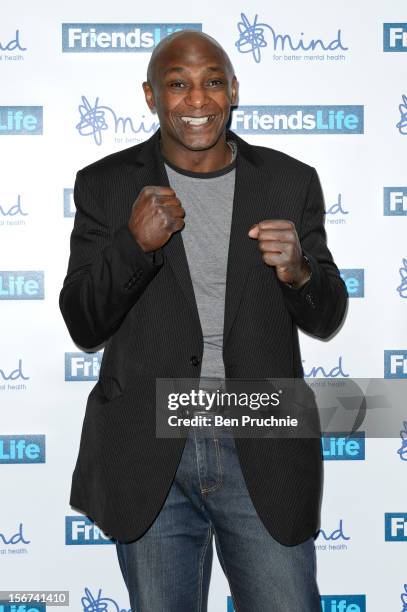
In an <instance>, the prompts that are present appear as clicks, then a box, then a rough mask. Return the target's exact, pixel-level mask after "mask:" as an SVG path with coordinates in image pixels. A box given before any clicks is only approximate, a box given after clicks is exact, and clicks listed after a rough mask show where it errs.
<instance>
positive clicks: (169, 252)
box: [137, 129, 202, 335]
mask: <svg viewBox="0 0 407 612" xmlns="http://www.w3.org/2000/svg"><path fill="white" fill-rule="evenodd" d="M159 136H160V130H159V129H158V130H157V132H155V134H154V135H153V136H152V137H151V138H150V139H149V140H148V141H146V143H145V147H144V148H143V150H142V151H141V154H140V156H139V162H141V163H142V164H143V167H142V168H138V169H137V182H138V183H139V184H141V185H142V186H144V185H159V186H162V187H170V184H169V181H168V176H167V173H166V171H165V166H164V162H163V158H162V156H161V154H160V145H159ZM162 251H163V253H164V256H165V259H166V260H167V261H168V263H169V264H170V266H171V269H172V272H173V273H174V276H175V278H176V279H177V281H178V283H179V285H180V287H181V289H182V291H183V292H184V295H185V297H186V299H187V301H188V304H189V306H190V308H191V312H192V315H193V317H194V318H195V321H196V324H197V325H198V326H199V329H200V331H201V335H202V327H201V322H200V319H199V313H198V307H197V303H196V299H195V293H194V288H193V285H192V279H191V275H190V271H189V266H188V260H187V257H186V253H185V248H184V241H183V240H182V233H181V232H175V233H174V234H172V236H171V238H170V239H169V240H168V242H166V244H165V245H164V246H163V247H162Z"/></svg>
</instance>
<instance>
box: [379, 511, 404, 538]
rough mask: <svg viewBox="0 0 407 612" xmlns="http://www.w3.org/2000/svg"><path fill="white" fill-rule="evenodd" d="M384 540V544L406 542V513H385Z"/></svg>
mask: <svg viewBox="0 0 407 612" xmlns="http://www.w3.org/2000/svg"><path fill="white" fill-rule="evenodd" d="M384 539H385V541H386V542H407V512H385V514H384Z"/></svg>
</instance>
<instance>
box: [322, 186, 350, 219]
mask: <svg viewBox="0 0 407 612" xmlns="http://www.w3.org/2000/svg"><path fill="white" fill-rule="evenodd" d="M348 214H349V211H348V210H345V206H344V204H343V203H342V194H341V193H338V197H337V199H336V201H335V202H333V203H330V204H329V206H328V208H326V210H325V221H326V223H330V224H334V225H344V224H345V223H346V215H348Z"/></svg>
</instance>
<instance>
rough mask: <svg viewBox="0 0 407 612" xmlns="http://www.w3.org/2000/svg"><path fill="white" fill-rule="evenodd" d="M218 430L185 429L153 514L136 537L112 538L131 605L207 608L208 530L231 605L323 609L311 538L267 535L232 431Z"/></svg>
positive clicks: (280, 611)
mask: <svg viewBox="0 0 407 612" xmlns="http://www.w3.org/2000/svg"><path fill="white" fill-rule="evenodd" d="M217 431H219V430H218V427H214V426H211V427H209V431H208V428H207V427H191V428H190V430H189V432H188V437H187V440H186V443H185V448H184V451H183V455H182V458H181V461H180V463H179V466H178V469H177V472H176V475H175V478H174V481H173V483H172V485H171V488H170V491H169V493H168V496H167V498H166V501H165V503H164V505H163V507H162V508H161V510H160V512H159V514H158V516H157V517H156V519H155V521H154V522H153V524H152V525H151V527H150V528H149V529H148V530H147V531H146V533H145V534H144V535H143V536H141V538H139V539H138V540H135V541H134V542H130V543H127V544H124V543H120V542H117V543H116V549H117V554H118V559H119V563H120V568H121V571H122V574H123V578H124V580H125V582H126V586H127V588H128V591H129V595H130V604H131V610H132V612H206V611H207V601H208V592H209V581H210V576H211V568H212V556H213V550H212V536H213V535H214V536H215V545H216V550H217V554H218V558H219V562H220V564H221V566H222V569H223V571H224V573H225V576H226V578H227V580H228V582H229V587H230V591H231V595H232V599H233V604H234V610H235V612H296V611H301V612H320V610H321V604H320V598H319V592H318V587H317V583H316V576H315V574H316V561H315V546H314V539H313V538H310V539H309V540H307V541H306V542H304V543H303V544H299V545H298V546H283V545H282V544H280V543H279V542H277V541H276V540H275V539H274V538H273V537H272V536H271V535H270V533H269V532H268V530H267V529H266V527H265V526H264V524H263V523H262V521H261V520H260V518H259V517H258V515H257V513H256V510H255V508H254V506H253V503H252V501H251V499H250V495H249V493H248V490H247V487H246V483H245V481H244V477H243V474H242V472H241V468H240V464H239V459H238V456H237V452H236V447H235V442H234V439H233V436H232V434H231V433H230V430H228V428H227V427H222V432H224V433H226V437H222V436H220V435H218V436H217V434H216V432H217ZM270 469H273V467H272V466H270ZM223 609H224V610H225V612H226V601H225V605H224V608H223Z"/></svg>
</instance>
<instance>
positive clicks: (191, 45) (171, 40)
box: [147, 30, 235, 87]
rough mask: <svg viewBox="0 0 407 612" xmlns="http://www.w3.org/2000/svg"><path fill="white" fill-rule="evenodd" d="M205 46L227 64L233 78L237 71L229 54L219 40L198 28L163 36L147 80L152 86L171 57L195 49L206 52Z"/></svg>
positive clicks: (154, 54) (153, 56) (153, 57)
mask: <svg viewBox="0 0 407 612" xmlns="http://www.w3.org/2000/svg"><path fill="white" fill-rule="evenodd" d="M205 47H206V48H210V49H211V51H212V53H215V54H216V55H217V56H218V58H219V61H220V62H221V63H222V64H223V65H224V66H225V69H226V72H227V74H228V76H229V77H230V78H231V79H232V77H233V76H234V74H235V72H234V69H233V66H232V62H231V61H230V59H229V56H228V54H227V53H226V51H225V50H224V49H223V47H222V46H221V45H220V44H219V43H218V41H217V40H215V39H214V38H212V36H209V34H205V33H204V32H200V31H198V30H179V31H177V32H173V33H172V34H170V35H169V36H166V37H165V38H163V39H162V40H161V41H160V42H159V43H158V45H157V46H156V47H155V49H154V51H153V52H152V54H151V57H150V61H149V63H148V67H147V81H148V82H149V83H150V85H151V86H152V87H154V85H155V84H156V83H157V78H159V75H160V68H162V67H163V65H165V64H166V62H167V59H169V58H170V57H175V56H177V55H178V56H179V57H182V56H183V55H184V54H185V53H187V52H191V51H193V50H194V49H199V51H200V52H201V53H202V52H205Z"/></svg>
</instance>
